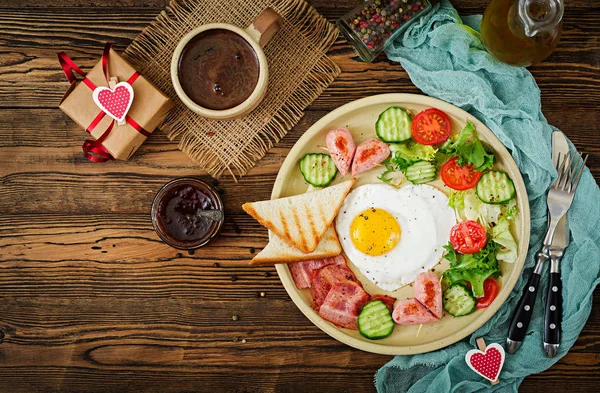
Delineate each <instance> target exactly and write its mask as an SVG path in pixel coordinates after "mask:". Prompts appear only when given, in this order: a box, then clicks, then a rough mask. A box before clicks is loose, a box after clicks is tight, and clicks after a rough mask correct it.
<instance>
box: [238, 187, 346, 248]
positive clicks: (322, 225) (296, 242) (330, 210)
mask: <svg viewBox="0 0 600 393" xmlns="http://www.w3.org/2000/svg"><path fill="white" fill-rule="evenodd" d="M354 180H355V179H350V180H346V181H344V182H342V183H340V184H336V185H335V186H329V187H326V188H323V189H320V190H317V191H313V192H307V193H305V194H301V195H295V196H292V197H287V198H280V199H274V200H270V201H261V202H251V203H244V204H243V205H242V208H243V209H244V211H246V213H248V214H250V215H251V216H252V217H254V218H255V219H256V220H257V221H258V222H259V223H260V224H261V225H263V226H265V227H267V228H269V229H270V230H271V231H273V232H274V233H275V234H276V235H278V236H279V237H280V238H281V239H282V240H284V241H286V242H287V243H288V244H289V245H291V246H294V247H296V248H297V249H298V250H300V251H302V252H303V253H305V254H308V253H311V252H313V251H314V250H315V249H316V248H317V246H318V245H319V241H320V240H321V238H322V237H323V235H324V234H325V231H327V229H328V228H329V227H331V223H332V222H333V219H334V218H335V216H336V215H337V214H338V211H339V210H340V207H341V206H342V202H343V201H344V198H345V197H346V195H347V194H348V192H349V191H350V188H352V185H353V184H354Z"/></svg>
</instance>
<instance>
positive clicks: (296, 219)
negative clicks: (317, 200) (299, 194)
mask: <svg viewBox="0 0 600 393" xmlns="http://www.w3.org/2000/svg"><path fill="white" fill-rule="evenodd" d="M292 217H293V218H294V223H295V224H296V228H297V229H298V235H299V236H300V244H298V246H299V247H298V248H299V249H300V251H303V252H310V251H309V247H308V243H307V242H306V238H305V237H304V231H302V225H300V218H299V217H298V211H297V210H296V208H295V207H294V206H292ZM305 250H306V251H305Z"/></svg>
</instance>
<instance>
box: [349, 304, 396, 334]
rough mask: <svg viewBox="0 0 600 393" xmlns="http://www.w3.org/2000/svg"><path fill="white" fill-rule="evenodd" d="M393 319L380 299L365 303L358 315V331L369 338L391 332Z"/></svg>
mask: <svg viewBox="0 0 600 393" xmlns="http://www.w3.org/2000/svg"><path fill="white" fill-rule="evenodd" d="M393 330H394V320H393V319H392V313H390V310H389V308H387V306H386V305H385V304H384V303H383V302H382V301H381V300H373V301H372V302H369V303H367V304H366V305H365V306H364V307H363V309H362V311H361V312H360V314H359V316H358V331H359V332H360V334H362V335H363V336H365V337H366V338H369V339H371V340H378V339H380V338H385V337H387V336H389V335H390V334H392V331H393Z"/></svg>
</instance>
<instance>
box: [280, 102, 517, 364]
mask: <svg viewBox="0 0 600 393" xmlns="http://www.w3.org/2000/svg"><path fill="white" fill-rule="evenodd" d="M390 106H400V107H402V108H406V109H410V110H412V111H413V112H414V113H417V112H420V111H421V110H423V109H427V108H430V107H435V108H439V109H441V110H443V111H444V112H446V113H447V114H448V115H449V116H450V119H451V121H452V130H453V132H455V133H456V132H459V131H460V130H462V128H463V127H464V125H465V123H466V120H467V119H469V120H470V121H471V122H472V123H473V124H474V125H475V127H476V128H477V132H478V135H479V137H480V139H481V140H482V141H483V142H484V144H486V145H487V146H488V147H490V148H491V149H493V151H494V152H495V154H496V159H497V164H496V167H495V168H498V169H501V170H504V171H506V172H508V174H509V175H510V177H511V178H512V179H513V181H514V183H515V187H516V190H517V204H518V207H519V210H520V214H519V215H518V217H517V219H516V220H515V222H514V223H513V228H511V229H512V232H513V235H515V238H516V239H517V243H518V244H519V251H518V259H517V262H516V263H514V264H508V263H501V264H500V268H501V270H502V274H503V275H502V277H501V278H500V279H499V283H500V286H501V288H500V293H499V294H498V297H497V298H496V300H494V302H493V303H492V305H491V306H490V307H488V308H486V309H483V310H477V311H476V312H474V313H473V314H470V315H467V316H464V317H458V318H455V317H453V316H451V315H447V314H446V315H445V316H444V317H443V318H442V319H441V320H440V321H437V322H434V323H431V324H427V325H423V327H422V329H421V331H420V332H419V334H418V335H417V332H418V328H419V327H418V326H399V325H397V326H396V327H395V328H394V332H393V333H392V334H391V335H390V336H389V337H387V338H385V339H382V340H369V339H366V338H364V337H362V336H361V335H360V334H359V333H358V331H353V330H348V329H340V328H337V327H335V326H334V325H332V324H331V323H329V322H327V321H325V320H324V319H322V318H321V317H319V315H318V314H317V313H316V312H315V311H314V310H313V309H312V307H311V305H312V298H311V295H310V292H309V290H307V289H304V290H299V289H297V288H296V286H295V285H294V281H293V279H292V276H291V274H290V271H289V268H288V267H287V265H276V267H277V272H278V273H279V277H280V278H281V281H282V283H283V286H284V287H285V289H286V290H287V292H288V294H289V295H290V297H291V298H292V300H293V301H294V303H296V305H297V306H298V308H299V309H300V310H301V311H302V312H303V313H304V315H306V316H307V317H308V319H310V320H311V321H312V322H313V323H314V324H315V325H317V326H318V327H319V328H320V329H321V330H323V331H324V332H325V333H327V334H329V335H330V336H331V337H333V338H335V339H336V340H338V341H341V342H343V343H345V344H348V345H350V346H352V347H354V348H357V349H361V350H363V351H368V352H374V353H381V354H387V355H408V354H415V353H423V352H429V351H434V350H436V349H440V348H443V347H445V346H447V345H450V344H452V343H455V342H457V341H459V340H461V339H463V338H464V337H466V336H468V335H469V334H471V333H473V332H474V331H475V330H476V329H477V328H479V327H480V326H481V325H483V324H484V323H485V322H486V321H487V320H488V319H489V318H491V317H492V315H494V313H495V312H496V311H497V310H498V309H499V308H500V306H501V305H502V304H503V303H504V301H505V300H506V298H507V297H508V295H509V293H510V292H511V290H512V289H513V287H514V285H515V283H516V281H517V278H518V277H519V275H520V274H521V269H522V268H523V263H524V260H525V256H526V254H527V247H528V245H529V204H528V203H527V193H526V191H525V185H524V184H523V178H522V177H521V174H520V173H519V170H518V168H517V166H516V164H515V162H514V161H513V159H512V157H511V156H510V154H509V153H508V151H507V150H506V148H505V147H504V145H502V143H501V142H500V141H499V140H498V138H496V137H495V136H494V134H492V132H491V131H490V130H489V129H488V128H487V127H486V126H485V125H484V124H483V123H481V122H480V121H478V120H477V119H476V118H475V117H473V116H471V115H470V114H468V113H467V112H465V111H463V110H462V109H460V108H457V107H455V106H454V105H451V104H448V103H446V102H443V101H440V100H437V99H434V98H431V97H427V96H421V95H415V94H384V95H378V96H373V97H368V98H364V99H361V100H357V101H354V102H351V103H349V104H346V105H344V106H342V107H340V108H338V109H336V110H334V111H333V112H331V113H329V114H328V115H326V116H324V117H323V118H322V119H321V120H319V121H317V122H316V123H315V124H314V125H313V126H312V127H310V128H309V129H308V131H306V133H305V134H304V135H303V136H302V137H301V138H300V139H299V140H298V142H297V143H296V144H295V145H294V147H293V148H292V150H291V151H290V154H289V155H288V156H287V158H286V159H285V161H284V163H283V165H282V167H281V169H280V171H279V174H278V176H277V179H276V180H275V185H274V186H273V192H272V194H271V198H272V199H276V198H281V197H285V196H291V195H297V194H301V193H304V192H305V191H306V189H307V187H308V184H307V183H306V182H305V181H304V179H303V178H302V175H301V174H300V171H299V169H298V161H299V160H300V158H302V157H303V156H304V155H305V154H306V153H313V152H322V151H323V150H322V149H320V148H319V146H325V136H326V135H327V132H328V131H330V130H332V129H334V128H337V127H347V128H348V129H349V130H350V131H351V132H352V135H353V137H354V140H355V142H356V144H357V145H358V144H359V143H361V142H363V141H364V140H366V139H369V138H373V137H376V135H375V122H376V120H377V118H378V116H379V114H380V113H381V112H383V111H384V110H385V109H386V108H388V107H390ZM382 171H383V169H378V168H375V169H372V170H370V171H368V172H366V173H364V174H360V175H358V176H357V182H356V184H355V187H356V186H358V185H361V184H367V183H378V182H380V181H379V180H377V176H379V174H380V173H381V172H382ZM347 178H350V175H346V176H345V177H344V178H342V176H340V175H339V174H338V176H337V178H336V179H335V180H334V183H338V182H340V181H343V180H345V179H347ZM433 185H434V186H437V187H438V188H440V189H442V190H444V191H445V192H446V193H448V192H449V189H448V188H447V187H446V186H444V185H443V183H442V182H441V181H440V180H439V179H438V180H436V182H434V183H433ZM348 265H349V267H350V268H351V269H352V270H353V271H354V273H355V274H356V276H357V278H358V279H359V280H360V281H361V283H362V284H363V286H364V288H365V290H366V291H367V292H369V293H370V294H371V295H373V294H376V293H383V294H389V295H391V296H394V297H396V298H398V299H407V298H410V297H413V296H414V294H413V287H412V285H407V286H405V287H403V288H400V289H398V290H396V291H394V292H384V291H382V290H381V289H379V288H378V287H376V286H375V285H374V284H372V283H371V282H370V281H369V280H368V279H367V278H366V277H364V276H363V275H362V274H360V272H359V271H358V269H356V268H355V267H354V266H353V265H352V262H351V261H348ZM446 268H447V261H446V260H442V262H441V263H440V264H438V265H436V266H435V268H434V272H435V273H436V274H437V275H438V276H441V274H442V272H443V271H444V270H445V269H446Z"/></svg>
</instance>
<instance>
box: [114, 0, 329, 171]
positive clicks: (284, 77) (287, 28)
mask: <svg viewBox="0 0 600 393" xmlns="http://www.w3.org/2000/svg"><path fill="white" fill-rule="evenodd" d="M266 7H271V8H273V9H275V10H276V11H277V12H278V13H279V14H280V15H281V16H282V17H283V19H284V21H283V25H282V28H281V30H280V31H279V32H278V33H277V34H276V35H275V37H274V38H273V39H272V40H271V41H270V42H269V43H268V44H267V46H266V47H265V48H264V49H265V55H266V56H267V60H268V64H269V87H268V91H267V94H266V96H265V98H264V100H263V101H262V103H261V104H260V106H258V107H257V108H256V109H255V110H254V111H252V112H251V113H250V114H248V115H246V116H244V117H241V118H239V119H234V120H228V121H216V120H209V119H206V118H203V117H201V116H199V115H197V114H195V113H193V112H192V111H190V110H189V109H187V107H185V105H183V103H182V102H181V101H180V100H179V99H178V97H177V94H176V93H175V90H174V88H173V85H172V84H171V75H170V66H171V57H172V54H173V51H174V50H175V47H176V46H177V43H178V42H179V41H180V39H181V38H182V37H183V36H184V35H185V34H187V33H188V32H189V31H190V30H192V29H194V28H196V27H198V26H200V25H202V24H205V23H213V22H225V23H231V24H233V25H236V26H240V27H246V26H248V25H249V24H250V23H252V21H253V20H254V18H256V16H258V15H259V14H260V13H261V12H262V11H263V10H264V9H265V8H266ZM337 35H338V32H337V29H336V28H335V26H333V25H332V24H330V23H328V22H327V21H326V20H325V18H323V17H321V16H320V15H319V14H318V13H317V11H316V10H315V9H314V8H312V7H311V6H309V5H308V4H307V3H306V2H304V1H303V0H229V1H222V0H174V1H172V2H171V4H170V5H169V6H168V7H167V8H166V10H164V11H162V12H161V13H160V15H159V16H158V17H157V18H156V20H155V21H154V22H153V23H152V24H151V25H150V26H148V27H147V28H146V29H145V30H144V31H143V32H142V33H141V34H140V35H139V36H138V37H137V38H136V39H135V40H134V41H133V42H132V43H131V45H129V47H128V48H127V50H126V51H125V54H124V56H125V57H126V58H127V59H128V60H129V61H130V62H131V63H132V64H133V66H134V67H135V68H136V69H137V70H138V71H139V72H141V73H142V74H143V75H144V76H145V77H146V78H148V79H149V80H151V81H152V82H153V83H154V84H155V85H156V86H157V87H158V88H159V89H160V90H161V91H163V92H165V94H167V95H168V96H169V97H171V98H172V99H173V100H174V101H175V102H176V108H175V109H174V110H173V111H172V112H171V113H170V114H169V115H168V116H167V118H166V119H165V121H164V122H163V124H162V125H161V127H160V128H161V129H162V130H163V131H165V132H166V133H167V134H168V136H169V138H170V139H171V140H175V139H176V140H179V148H180V149H181V150H182V151H183V152H185V153H186V154H188V155H189V156H190V157H191V158H192V159H193V160H194V161H195V162H196V163H197V164H198V165H199V166H200V167H201V168H202V169H204V170H206V171H207V172H208V173H209V174H210V175H211V176H213V177H215V178H219V177H220V176H221V175H222V174H223V173H226V172H227V173H230V174H231V175H232V176H233V177H234V178H236V177H240V176H243V175H244V174H246V172H247V171H248V170H249V169H250V168H251V167H252V166H254V164H255V163H256V161H258V160H259V159H261V158H262V157H263V156H264V155H265V153H266V152H267V151H268V150H269V149H270V148H271V147H272V146H273V143H275V142H278V141H279V140H280V139H281V138H282V137H283V136H284V135H285V134H286V133H287V131H289V130H290V129H291V128H292V127H293V126H294V125H295V124H296V123H297V122H298V120H300V118H301V117H302V115H303V112H302V111H303V110H304V108H306V107H307V106H308V105H309V104H310V103H311V102H312V101H313V100H314V99H315V98H317V97H318V96H319V95H320V94H321V93H322V92H323V90H325V88H326V87H327V86H329V84H330V83H331V82H332V81H333V80H334V78H335V77H336V76H337V75H338V74H339V73H340V69H339V67H338V66H337V65H336V64H335V63H334V62H333V61H331V60H330V59H329V58H328V57H327V56H326V54H325V53H326V52H327V50H328V49H329V47H330V46H331V44H332V43H333V42H334V41H335V39H336V38H337Z"/></svg>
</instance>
